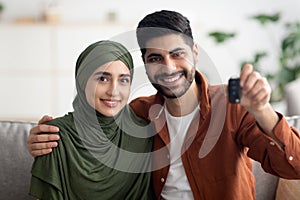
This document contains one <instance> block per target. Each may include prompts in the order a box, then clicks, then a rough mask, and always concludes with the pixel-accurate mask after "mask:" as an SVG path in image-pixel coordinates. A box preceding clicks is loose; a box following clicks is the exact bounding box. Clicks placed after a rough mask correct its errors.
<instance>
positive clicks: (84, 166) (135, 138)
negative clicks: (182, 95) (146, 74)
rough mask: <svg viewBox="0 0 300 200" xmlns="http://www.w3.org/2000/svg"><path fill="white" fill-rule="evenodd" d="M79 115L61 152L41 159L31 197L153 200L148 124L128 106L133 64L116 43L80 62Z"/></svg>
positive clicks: (90, 50) (64, 130)
mask: <svg viewBox="0 0 300 200" xmlns="http://www.w3.org/2000/svg"><path fill="white" fill-rule="evenodd" d="M75 75H76V90H77V96H76V97H75V99H74V101H73V108H74V111H73V112H71V113H68V114H67V115H65V116H63V117H60V118H57V119H54V120H52V121H50V122H49V123H48V124H51V125H55V126H58V127H59V129H60V131H59V135H60V137H61V140H60V141H59V145H58V148H55V149H53V153H52V154H48V155H45V156H41V157H38V158H36V160H35V162H34V164H33V167H32V178H31V187H30V195H32V196H34V197H36V198H39V199H65V200H66V199H72V200H74V199H93V200H94V199H101V200H102V199H151V196H152V194H151V190H150V169H149V168H150V166H151V163H150V152H151V147H152V138H150V137H148V135H147V127H148V126H147V124H146V122H145V121H143V120H142V119H140V118H138V117H137V116H135V114H134V113H133V112H132V111H131V109H130V108H129V106H128V105H127V101H128V98H129V94H130V85H131V78H132V75H133V61H132V57H131V55H130V53H129V52H128V50H127V49H126V48H125V47H124V46H122V45H121V44H119V43H117V42H112V41H100V42H96V43H94V44H92V45H90V46H89V47H87V48H86V49H85V50H84V51H83V52H82V53H81V55H80V56H79V58H78V60H77V63H76V71H75Z"/></svg>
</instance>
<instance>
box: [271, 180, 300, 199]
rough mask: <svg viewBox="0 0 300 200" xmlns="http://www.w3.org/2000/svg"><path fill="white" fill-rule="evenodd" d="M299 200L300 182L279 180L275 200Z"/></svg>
mask: <svg viewBox="0 0 300 200" xmlns="http://www.w3.org/2000/svg"><path fill="white" fill-rule="evenodd" d="M286 199H288V200H299V199H300V180H286V179H283V178H280V179H279V183H278V188H277V192H276V200H286Z"/></svg>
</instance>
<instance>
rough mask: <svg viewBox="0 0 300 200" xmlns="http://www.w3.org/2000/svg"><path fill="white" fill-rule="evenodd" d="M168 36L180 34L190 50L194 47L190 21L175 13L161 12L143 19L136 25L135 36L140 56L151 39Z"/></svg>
mask: <svg viewBox="0 0 300 200" xmlns="http://www.w3.org/2000/svg"><path fill="white" fill-rule="evenodd" d="M168 34H180V35H182V36H183V39H184V40H185V42H186V43H187V45H189V46H190V47H191V48H192V47H193V45H194V41H193V34H192V30H191V27H190V21H189V20H188V19H187V18H186V17H185V16H183V15H182V14H180V13H178V12H175V11H168V10H162V11H157V12H154V13H151V14H149V15H147V16H146V17H144V18H143V19H142V20H141V21H140V22H139V24H138V27H137V29H136V35H137V40H138V44H139V46H140V49H141V52H142V56H143V57H144V55H145V52H146V46H145V45H146V43H147V41H149V40H150V39H152V38H155V37H160V36H164V35H168Z"/></svg>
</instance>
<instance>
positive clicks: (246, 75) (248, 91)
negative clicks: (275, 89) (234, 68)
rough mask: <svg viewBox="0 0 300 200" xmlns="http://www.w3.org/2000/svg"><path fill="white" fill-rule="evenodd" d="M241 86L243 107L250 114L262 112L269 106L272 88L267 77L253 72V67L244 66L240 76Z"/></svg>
mask: <svg viewBox="0 0 300 200" xmlns="http://www.w3.org/2000/svg"><path fill="white" fill-rule="evenodd" d="M240 85H241V91H242V98H241V105H242V106H244V107H245V108H246V109H247V110H248V111H249V112H250V113H252V114H255V113H256V112H261V111H263V110H264V109H265V108H266V107H267V106H268V104H269V101H270V97H271V86H270V85H269V83H268V81H267V79H266V78H265V77H262V76H261V75H260V74H259V73H258V72H256V71H253V67H252V65H250V64H246V65H244V66H243V69H242V71H241V74H240Z"/></svg>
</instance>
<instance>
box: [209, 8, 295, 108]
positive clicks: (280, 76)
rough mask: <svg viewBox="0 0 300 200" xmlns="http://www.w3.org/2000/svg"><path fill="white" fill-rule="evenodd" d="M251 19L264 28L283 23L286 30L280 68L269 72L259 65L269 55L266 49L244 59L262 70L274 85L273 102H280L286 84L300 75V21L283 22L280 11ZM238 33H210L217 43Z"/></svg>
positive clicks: (280, 51)
mask: <svg viewBox="0 0 300 200" xmlns="http://www.w3.org/2000/svg"><path fill="white" fill-rule="evenodd" d="M250 19H251V20H255V21H257V22H258V23H259V24H260V25H261V26H262V27H263V28H266V26H267V25H269V24H275V23H277V24H278V23H281V25H282V26H283V28H284V30H285V34H284V36H283V37H282V38H281V40H280V47H279V48H280V49H279V54H278V57H277V60H278V65H279V68H278V69H276V70H274V71H272V72H267V71H266V70H265V69H263V68H261V67H259V66H261V65H260V62H261V61H262V59H264V58H265V57H267V56H268V52H267V51H265V50H258V51H256V52H255V53H254V55H253V57H252V59H250V60H244V61H242V62H241V64H240V65H241V66H242V65H243V64H245V63H252V64H253V66H254V68H255V69H256V70H257V71H259V72H261V73H262V74H263V75H264V76H266V78H267V79H268V80H269V82H270V84H271V85H272V89H273V92H272V96H271V101H272V102H278V101H281V100H283V99H284V88H285V86H286V84H288V83H289V82H291V81H293V80H295V79H297V78H299V77H300V23H299V22H288V23H283V22H281V21H280V20H281V15H280V13H275V14H272V15H267V14H258V15H254V16H251V17H250ZM235 36H236V33H226V32H222V31H214V32H210V33H209V37H212V38H213V39H214V40H215V41H216V43H217V44H223V43H224V42H225V41H226V40H228V39H231V38H234V37H235Z"/></svg>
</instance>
